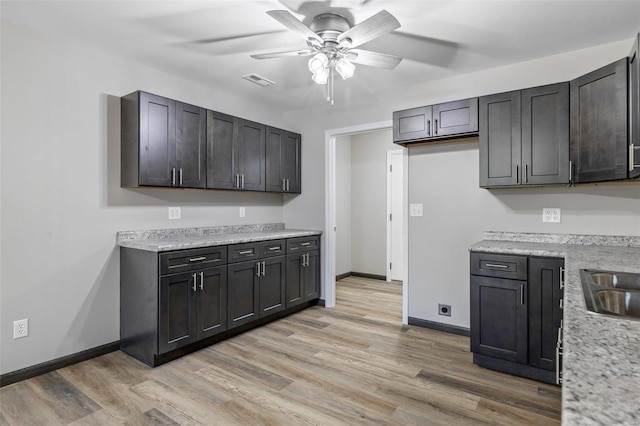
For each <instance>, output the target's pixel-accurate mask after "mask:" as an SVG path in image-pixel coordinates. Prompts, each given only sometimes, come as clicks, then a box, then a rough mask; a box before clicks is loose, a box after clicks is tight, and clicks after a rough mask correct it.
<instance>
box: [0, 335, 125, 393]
mask: <svg viewBox="0 0 640 426" xmlns="http://www.w3.org/2000/svg"><path fill="white" fill-rule="evenodd" d="M119 349H120V341H119V340H118V341H116V342H111V343H107V344H106V345H102V346H97V347H95V348H91V349H86V350H84V351H81V352H77V353H75V354H71V355H67V356H63V357H60V358H56V359H53V360H51V361H46V362H43V363H41V364H36V365H33V366H31V367H26V368H22V369H20V370H16V371H12V372H10V373H5V374H2V375H0V387H3V386H7V385H10V384H12V383H17V382H21V381H22V380H27V379H30V378H32V377H35V376H39V375H41V374H45V373H50V372H52V371H55V370H57V369H59V368H63V367H67V366H69V365H72V364H76V363H78V362H81V361H86V360H88V359H91V358H96V357H99V356H101V355H105V354H108V353H110V352H115V351H117V350H119Z"/></svg>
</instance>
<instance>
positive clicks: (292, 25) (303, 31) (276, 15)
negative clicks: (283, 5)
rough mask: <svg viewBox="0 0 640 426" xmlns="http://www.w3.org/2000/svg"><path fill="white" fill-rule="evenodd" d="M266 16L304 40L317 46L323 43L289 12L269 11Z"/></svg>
mask: <svg viewBox="0 0 640 426" xmlns="http://www.w3.org/2000/svg"><path fill="white" fill-rule="evenodd" d="M267 14H268V15H269V16H271V17H272V18H273V19H275V20H276V21H278V22H280V23H281V24H282V25H284V26H285V27H287V28H289V29H290V30H291V31H295V32H297V33H298V34H300V35H301V36H302V38H304V39H305V40H307V41H309V40H313V41H316V42H318V43H319V44H322V43H324V40H322V38H321V37H320V36H319V35H318V34H316V33H314V32H313V31H311V29H310V28H309V27H307V26H306V25H305V24H303V23H302V22H300V21H299V20H298V18H296V17H295V16H293V15H292V14H291V12H289V11H287V10H270V11H268V12H267Z"/></svg>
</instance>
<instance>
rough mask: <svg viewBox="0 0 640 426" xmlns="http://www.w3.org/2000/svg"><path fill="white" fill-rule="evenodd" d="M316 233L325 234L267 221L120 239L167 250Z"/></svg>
mask: <svg viewBox="0 0 640 426" xmlns="http://www.w3.org/2000/svg"><path fill="white" fill-rule="evenodd" d="M314 235H322V231H318V230H305V229H285V228H284V224H265V225H239V226H220V227H208V228H181V229H167V230H162V229H156V230H146V231H123V232H118V233H117V235H116V242H117V244H118V245H119V246H120V247H126V248H133V249H138V250H146V251H154V252H164V251H171V250H183V249H192V248H202V247H212V246H221V245H229V244H242V243H251V242H258V241H268V240H277V239H283V238H296V237H306V236H314Z"/></svg>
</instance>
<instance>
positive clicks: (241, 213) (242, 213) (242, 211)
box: [239, 207, 247, 217]
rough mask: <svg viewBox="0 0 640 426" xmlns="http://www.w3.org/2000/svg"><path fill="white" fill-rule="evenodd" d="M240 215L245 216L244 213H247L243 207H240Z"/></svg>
mask: <svg viewBox="0 0 640 426" xmlns="http://www.w3.org/2000/svg"><path fill="white" fill-rule="evenodd" d="M239 214H240V217H245V215H246V214H247V211H246V209H245V208H244V207H240V212H239Z"/></svg>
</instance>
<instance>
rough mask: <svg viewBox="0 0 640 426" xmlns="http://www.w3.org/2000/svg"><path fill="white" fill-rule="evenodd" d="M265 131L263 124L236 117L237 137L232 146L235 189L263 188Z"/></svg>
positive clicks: (253, 189)
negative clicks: (235, 180)
mask: <svg viewBox="0 0 640 426" xmlns="http://www.w3.org/2000/svg"><path fill="white" fill-rule="evenodd" d="M265 133H266V126H265V125H264V124H260V123H255V122H253V121H249V120H243V119H241V118H239V119H238V137H237V139H236V141H235V144H234V148H233V167H234V174H235V175H236V176H237V177H236V179H237V181H238V182H237V184H236V189H244V190H251V191H264V190H265Z"/></svg>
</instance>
